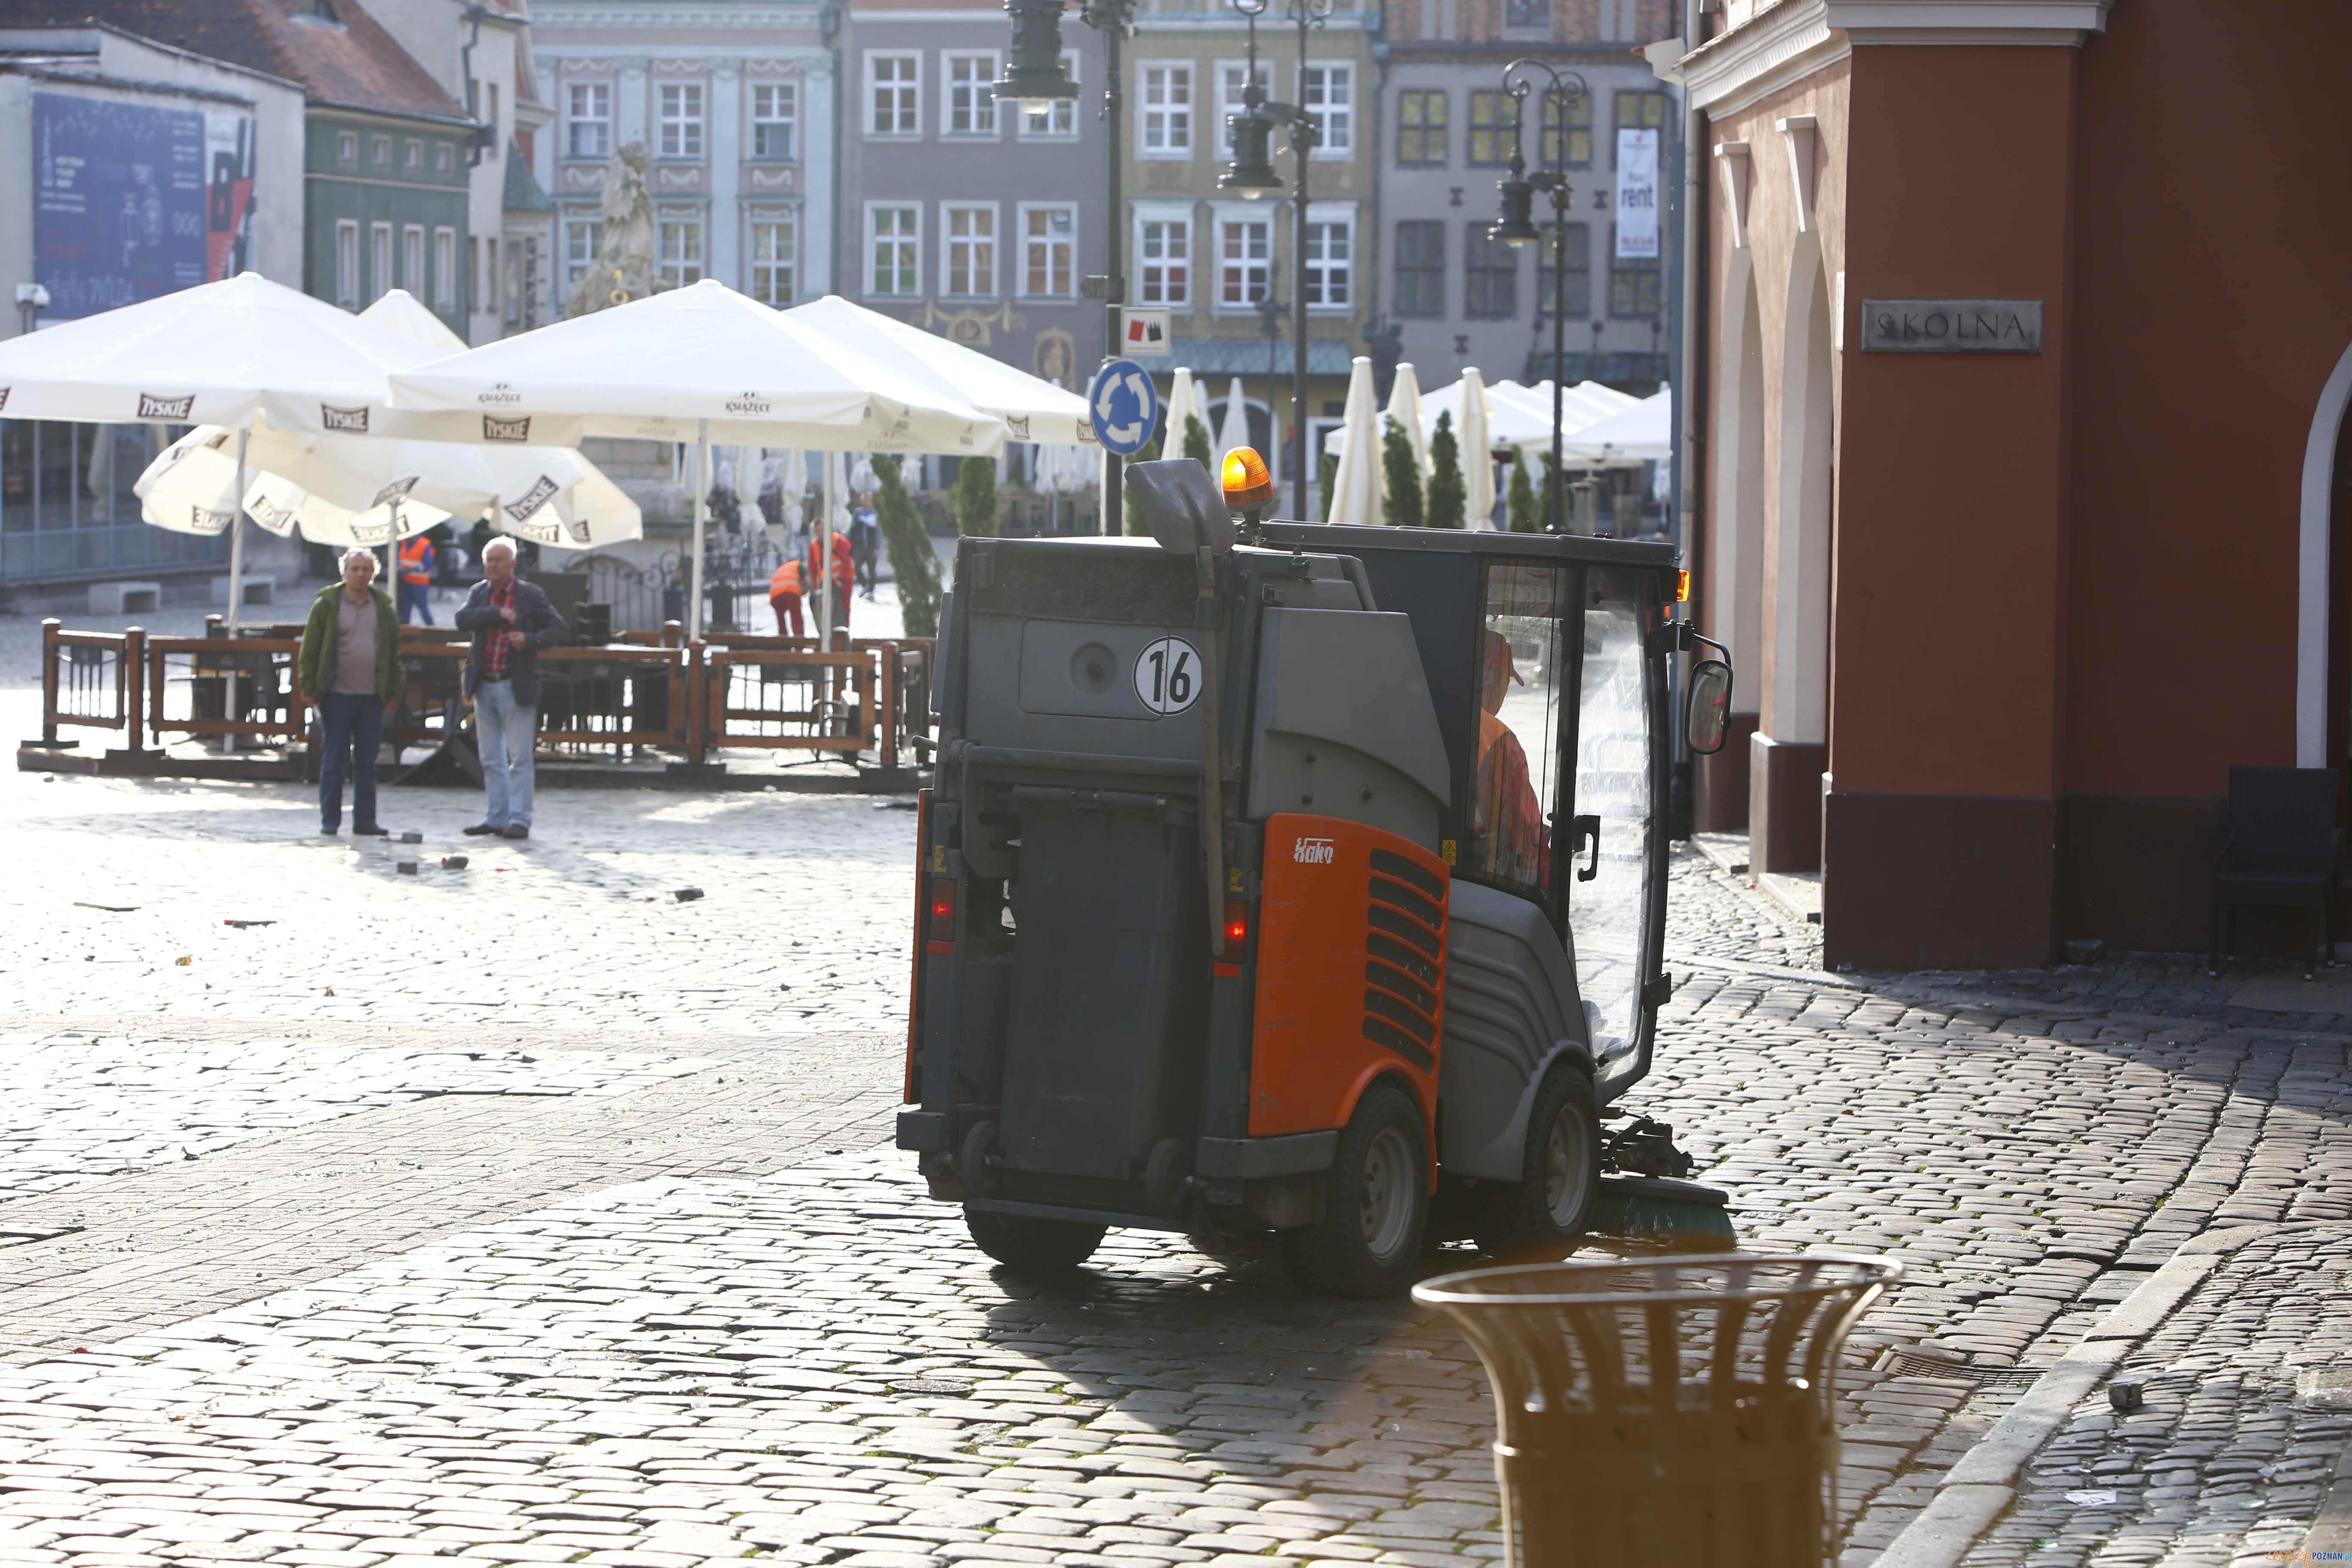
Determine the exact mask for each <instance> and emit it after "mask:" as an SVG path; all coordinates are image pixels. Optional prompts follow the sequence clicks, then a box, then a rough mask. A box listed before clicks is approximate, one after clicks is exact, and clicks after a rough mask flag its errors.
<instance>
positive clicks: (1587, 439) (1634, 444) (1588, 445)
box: [1561, 386, 1675, 468]
mask: <svg viewBox="0 0 2352 1568" xmlns="http://www.w3.org/2000/svg"><path fill="white" fill-rule="evenodd" d="M1674 416H1675V398H1674V393H1673V392H1672V391H1671V390H1670V389H1669V388H1667V387H1664V386H1661V387H1659V388H1658V390H1657V393H1656V395H1654V396H1650V397H1645V398H1643V399H1642V400H1641V401H1640V402H1639V403H1636V404H1634V405H1633V406H1632V407H1630V408H1622V409H1619V410H1618V411H1617V412H1616V413H1614V414H1612V415H1611V416H1608V417H1607V418H1606V419H1597V420H1595V421H1593V422H1592V423H1591V424H1590V425H1587V426H1584V427H1583V428H1582V429H1580V430H1579V431H1577V432H1576V434H1574V435H1573V436H1570V437H1568V438H1567V439H1566V440H1565V441H1563V442H1562V443H1561V450H1562V451H1563V452H1564V453H1565V454H1566V455H1567V456H1569V457H1571V458H1583V459H1584V460H1585V461H1586V462H1587V463H1591V464H1598V465H1600V466H1601V467H1604V468H1628V467H1631V466H1633V465H1635V464H1639V463H1651V462H1663V461H1664V459H1666V458H1670V457H1672V456H1673V455H1674V449H1675V448H1674Z"/></svg>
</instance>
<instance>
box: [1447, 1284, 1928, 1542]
mask: <svg viewBox="0 0 2352 1568" xmlns="http://www.w3.org/2000/svg"><path fill="white" fill-rule="evenodd" d="M1902 1274H1903V1266H1902V1265H1901V1264H1900V1263H1897V1262H1895V1261H1893V1260H1892V1259H1889V1258H1864V1257H1857V1256H1853V1255H1849V1254H1830V1253H1814V1254H1807V1255H1803V1256H1793V1255H1746V1254H1739V1253H1729V1254H1717V1255H1715V1256H1712V1257H1704V1258H1642V1259H1638V1260H1619V1259H1614V1258H1612V1259H1610V1260H1607V1261H1595V1262H1589V1263H1549V1264H1537V1265H1531V1266H1528V1267H1525V1268H1487V1269H1477V1270H1473V1271H1471V1272H1469V1273H1465V1274H1449V1275H1446V1276H1444V1277H1443V1278H1441V1279H1431V1280H1428V1281H1425V1282H1424V1283H1423V1284H1420V1285H1416V1286H1414V1287H1413V1291H1412V1294H1413V1299H1414V1300H1417V1301H1420V1302H1422V1303H1423V1305H1425V1306H1433V1307H1438V1308H1442V1309H1444V1311H1445V1312H1446V1313H1447V1314H1448V1315H1449V1316H1451V1317H1452V1318H1453V1319H1454V1321H1455V1322H1456V1323H1458V1324H1459V1325H1460V1326H1461V1328H1462V1331H1463V1332H1464V1333H1465V1335H1466V1336H1467V1337H1468V1338H1469V1341H1470V1342H1471V1344H1472V1346H1473V1347H1474V1348H1475V1349H1476V1351H1477V1352H1478V1359H1479V1360H1480V1361H1482V1362H1483V1363H1486V1374H1487V1377H1488V1378H1489V1379H1490V1380H1491V1381H1492V1383H1493V1384H1494V1386H1495V1426H1496V1432H1495V1474H1496V1479H1497V1480H1498V1481H1499V1482H1500V1484H1501V1488H1502V1493H1503V1539H1504V1542H1505V1548H1506V1551H1507V1553H1508V1556H1507V1562H1508V1563H1510V1564H1511V1565H1512V1568H1624V1565H1625V1564H1628V1563H1675V1564H1676V1565H1677V1568H1822V1563H1823V1562H1824V1561H1825V1559H1826V1557H1827V1554H1828V1551H1829V1523H1830V1521H1831V1520H1832V1519H1833V1518H1834V1517H1835V1513H1836V1507H1837V1504H1836V1494H1835V1489H1834V1484H1835V1477H1836V1474H1837V1463H1838V1437H1837V1426H1836V1418H1835V1415H1834V1411H1835V1405H1836V1389H1835V1382H1836V1375H1837V1358H1838V1352H1839V1349H1840V1347H1841V1346H1843V1343H1844V1342H1845V1337H1846V1334H1847V1333H1848V1332H1849V1331H1851V1330H1852V1329H1853V1325H1854V1323H1855V1322H1856V1321H1859V1320H1860V1318H1861V1317H1862V1314H1863V1313H1864V1311H1865V1310H1868V1308H1869V1306H1870V1304H1871V1302H1873V1301H1874V1300H1877V1298H1878V1297H1879V1295H1880V1294H1881V1293H1882V1292H1883V1291H1885V1289H1886V1288H1887V1286H1889V1285H1891V1284H1893V1283H1894V1282H1895V1280H1896V1279H1900V1278H1901V1277H1902Z"/></svg>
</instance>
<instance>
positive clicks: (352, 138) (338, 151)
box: [335, 131, 360, 163]
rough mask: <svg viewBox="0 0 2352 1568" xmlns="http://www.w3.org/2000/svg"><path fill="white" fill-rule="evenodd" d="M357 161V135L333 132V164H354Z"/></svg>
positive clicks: (358, 155) (358, 141)
mask: <svg viewBox="0 0 2352 1568" xmlns="http://www.w3.org/2000/svg"><path fill="white" fill-rule="evenodd" d="M359 161H360V139H359V137H358V135H357V134H356V133H354V132H349V131H338V132H335V162H336V163H358V162H359Z"/></svg>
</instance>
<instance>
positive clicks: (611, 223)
mask: <svg viewBox="0 0 2352 1568" xmlns="http://www.w3.org/2000/svg"><path fill="white" fill-rule="evenodd" d="M603 223H604V245H603V247H602V248H600V249H599V250H598V252H597V256H596V263H595V265H594V266H593V267H591V268H589V269H588V270H587V271H585V272H583V273H582V274H581V275H580V281H579V282H578V283H576V284H574V285H572V294H571V297H570V298H569V299H567V300H564V302H563V311H564V314H566V315H568V316H584V315H586V314H587V313H588V312H589V311H591V310H605V309H607V308H608V307H611V306H614V305H625V304H627V303H628V302H629V301H630V300H642V299H644V298H645V297H646V295H648V294H653V293H657V292H659V291H660V290H661V289H663V288H665V287H666V285H665V284H664V283H663V281H662V279H661V274H660V273H658V272H657V271H656V270H655V268H654V204H653V198H652V197H651V196H649V195H646V144H645V143H644V142H630V143H629V144H628V145H627V146H625V147H623V148H622V149H621V150H620V152H619V153H617V154H615V155H614V159H613V162H612V163H610V164H609V165H608V166H607V167H606V169H605V172H604V217H603Z"/></svg>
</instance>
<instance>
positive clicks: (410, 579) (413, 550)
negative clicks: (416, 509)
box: [400, 533, 433, 588]
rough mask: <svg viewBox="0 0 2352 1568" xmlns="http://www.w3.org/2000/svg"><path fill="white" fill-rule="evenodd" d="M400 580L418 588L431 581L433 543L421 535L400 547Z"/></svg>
mask: <svg viewBox="0 0 2352 1568" xmlns="http://www.w3.org/2000/svg"><path fill="white" fill-rule="evenodd" d="M400 580H401V581H402V582H404V583H406V584H411V585H412V586H415V587H419V588H422V587H424V586H425V584H428V583H430V582H432V581H433V542H432V541H431V540H429V539H427V538H425V536H424V535H423V534H421V533H420V534H418V535H417V536H416V537H415V538H414V539H411V540H408V541H406V542H404V543H403V544H402V545H401V547H400Z"/></svg>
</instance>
